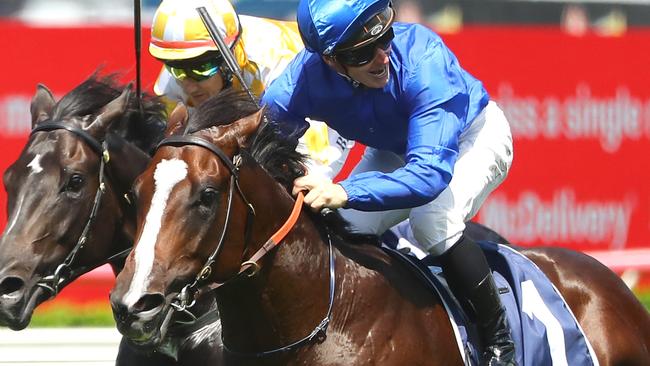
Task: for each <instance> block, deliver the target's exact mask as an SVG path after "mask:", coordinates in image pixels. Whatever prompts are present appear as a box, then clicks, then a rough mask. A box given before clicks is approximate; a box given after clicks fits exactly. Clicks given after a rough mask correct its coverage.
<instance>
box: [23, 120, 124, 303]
mask: <svg viewBox="0 0 650 366" xmlns="http://www.w3.org/2000/svg"><path fill="white" fill-rule="evenodd" d="M54 130H66V131H69V132H72V133H73V134H74V135H76V136H77V137H79V138H81V140H83V141H84V142H85V143H86V144H87V145H88V146H89V147H90V148H91V149H92V150H93V151H94V152H95V153H97V155H99V156H100V165H99V185H98V187H97V191H96V192H95V200H94V202H93V207H92V210H91V211H90V216H89V217H88V221H86V225H85V226H84V228H83V231H82V232H81V236H80V237H79V239H78V240H77V243H76V244H75V246H74V248H72V250H71V251H70V253H68V256H67V257H66V258H65V260H63V262H62V263H61V264H59V265H58V266H57V267H56V269H55V270H54V272H53V273H52V274H51V275H48V276H44V277H43V278H41V279H40V280H39V281H38V282H37V283H36V286H38V287H42V288H44V289H46V290H48V291H49V292H50V297H54V296H56V295H57V294H58V293H59V291H60V290H61V289H62V288H63V287H64V286H65V285H67V284H68V283H70V282H72V281H73V280H74V279H75V278H77V277H79V276H81V275H82V274H84V273H86V272H89V271H91V270H93V269H95V268H97V267H99V266H101V265H103V264H106V263H109V262H112V261H114V260H116V259H120V258H124V257H126V256H127V255H128V254H129V252H130V251H131V248H127V249H125V250H123V251H121V252H118V253H116V254H113V255H111V256H109V257H108V258H106V259H104V260H102V261H100V262H99V263H95V264H93V265H85V266H77V267H72V265H73V263H74V262H75V259H76V258H77V254H78V253H79V251H81V249H83V247H84V245H85V244H86V242H87V241H88V234H89V232H90V228H91V226H92V225H93V223H94V222H95V219H96V218H97V213H98V212H99V208H100V207H101V202H102V197H103V196H104V193H105V192H106V184H105V173H104V171H105V168H106V164H108V163H109V161H110V155H109V153H108V144H107V143H106V141H102V142H99V141H98V140H97V139H95V138H94V137H93V136H91V135H90V134H89V133H88V132H86V131H84V130H82V129H80V128H77V127H73V126H68V125H65V124H63V123H60V122H44V123H41V124H39V125H38V126H36V127H35V128H34V129H33V130H32V132H31V133H30V137H31V136H33V135H34V134H36V133H37V132H49V131H54ZM127 202H128V200H127Z"/></svg>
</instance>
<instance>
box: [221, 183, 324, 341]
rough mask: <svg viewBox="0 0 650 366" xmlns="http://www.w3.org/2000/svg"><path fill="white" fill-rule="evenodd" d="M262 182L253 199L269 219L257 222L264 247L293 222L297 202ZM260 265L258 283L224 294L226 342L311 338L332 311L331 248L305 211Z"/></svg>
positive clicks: (258, 237) (249, 282) (230, 288)
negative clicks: (329, 252) (271, 237)
mask: <svg viewBox="0 0 650 366" xmlns="http://www.w3.org/2000/svg"><path fill="white" fill-rule="evenodd" d="M244 181H245V179H243V178H242V182H244ZM257 183H258V184H257V187H259V189H258V190H257V191H256V192H255V193H253V194H251V196H250V197H248V198H249V199H250V200H251V202H252V203H253V205H254V206H255V210H256V212H257V215H258V216H262V215H263V214H264V217H263V218H262V217H257V218H256V220H260V221H261V222H259V223H258V224H256V226H257V228H259V230H256V234H254V235H253V242H255V243H264V242H265V241H266V240H267V239H268V238H269V237H270V236H271V235H272V234H273V232H272V231H273V230H275V229H277V228H279V227H280V226H281V225H282V224H283V223H284V222H285V220H286V219H287V218H288V216H289V214H290V212H291V209H292V208H293V200H291V199H290V197H289V195H288V194H287V193H286V192H285V191H284V189H283V188H281V187H279V186H278V185H277V184H276V183H273V182H271V183H270V185H266V184H265V182H260V181H259V180H258V181H257ZM261 187H265V188H261ZM269 187H270V188H269ZM263 219H266V221H263ZM268 228H272V229H268ZM257 247H259V245H257ZM260 265H261V266H262V269H261V272H260V273H259V274H258V275H257V276H256V277H255V278H254V279H245V280H242V281H240V282H236V283H234V284H232V285H230V286H226V287H224V288H223V289H221V291H220V292H219V293H218V298H217V299H218V302H219V310H220V312H221V317H222V325H223V333H224V343H225V344H226V346H229V347H231V348H233V349H235V350H238V351H243V352H256V351H261V350H267V349H271V348H276V347H280V346H284V345H286V344H288V343H291V342H293V341H295V340H297V339H300V338H302V337H304V336H306V335H307V334H309V333H310V332H311V331H312V330H313V328H314V327H315V326H316V325H318V323H320V321H321V320H322V318H323V317H324V316H325V314H326V313H327V306H328V301H329V255H328V246H327V242H326V241H325V240H324V238H323V237H322V236H321V235H320V233H319V231H318V230H317V228H316V226H315V225H314V223H313V222H312V221H311V219H310V218H309V217H308V215H307V214H306V213H305V212H303V213H301V216H300V218H299V219H298V222H297V223H296V225H294V226H293V228H292V229H291V231H290V232H289V233H288V234H287V236H286V237H285V239H284V240H283V241H282V242H281V243H280V245H279V246H278V247H277V248H276V249H273V250H272V251H271V252H269V253H268V254H267V255H266V256H265V257H264V258H263V259H262V260H261V261H260Z"/></svg>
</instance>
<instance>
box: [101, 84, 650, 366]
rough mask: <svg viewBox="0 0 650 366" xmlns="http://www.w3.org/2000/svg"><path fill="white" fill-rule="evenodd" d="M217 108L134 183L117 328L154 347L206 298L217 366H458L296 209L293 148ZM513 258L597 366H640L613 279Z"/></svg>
mask: <svg viewBox="0 0 650 366" xmlns="http://www.w3.org/2000/svg"><path fill="white" fill-rule="evenodd" d="M224 97H225V98H226V100H222V101H221V105H220V107H219V105H218V102H219V101H218V100H214V99H213V100H211V101H209V102H206V103H205V105H203V106H202V107H201V108H200V110H199V111H198V113H197V114H195V115H194V116H193V117H192V119H191V120H190V121H189V123H188V124H187V126H185V120H186V119H185V117H184V116H183V114H182V113H180V114H179V116H180V117H179V116H176V117H174V116H173V118H172V119H171V120H170V124H171V125H172V126H177V127H178V128H177V129H176V130H178V131H181V130H185V132H186V133H185V134H182V135H180V134H177V135H175V136H171V137H168V138H167V139H165V140H163V142H162V143H161V145H160V146H159V148H158V151H157V152H156V154H155V155H154V158H153V159H152V162H151V164H150V165H149V167H148V168H147V170H146V171H145V172H144V173H143V174H142V175H141V176H140V177H139V178H138V180H137V181H136V184H135V188H134V189H135V192H136V194H137V202H138V208H139V212H138V229H137V241H136V245H135V248H134V251H132V252H131V254H130V255H129V257H128V258H127V261H126V265H125V268H124V270H123V271H122V272H121V273H120V274H119V276H118V278H117V282H116V285H115V288H114V289H113V291H112V293H111V304H112V306H113V310H114V314H115V317H116V320H117V322H118V329H119V330H120V331H121V332H122V333H123V334H124V335H125V336H126V337H128V338H129V339H130V340H131V341H132V342H133V343H136V344H138V345H139V346H140V347H152V348H155V347H157V345H158V344H160V343H161V342H162V341H163V339H164V338H165V335H166V334H167V333H168V332H170V331H171V330H170V329H173V324H174V320H173V319H174V318H175V317H176V316H178V314H183V312H184V311H185V310H188V309H192V306H193V304H194V301H201V300H202V299H211V298H212V296H211V295H212V294H214V295H215V298H216V301H217V304H218V308H219V313H220V315H221V322H222V337H223V345H224V348H225V352H224V358H225V359H224V363H225V364H227V365H400V366H401V365H461V364H462V359H461V356H460V354H459V353H458V352H457V351H456V349H457V346H456V343H455V338H454V336H453V331H452V328H451V325H450V323H449V320H448V318H447V315H446V314H445V310H444V306H443V305H442V304H441V301H440V299H439V298H438V297H437V296H436V295H434V294H433V293H431V292H430V291H429V290H427V289H426V288H425V286H424V285H422V284H421V283H420V282H418V281H417V280H416V279H415V278H414V277H413V276H412V275H411V273H410V272H409V271H408V270H407V269H406V268H405V267H404V266H403V265H402V264H401V263H400V262H397V261H396V260H395V259H393V258H392V257H391V256H389V255H387V254H385V253H384V252H383V251H382V250H381V249H380V248H378V246H377V245H376V242H375V241H373V240H370V238H365V239H366V240H363V239H364V238H359V237H357V238H353V237H351V236H350V235H349V234H345V232H343V231H341V230H340V223H337V222H336V221H337V220H336V216H333V217H329V218H328V217H326V218H325V219H323V218H320V217H319V216H318V215H314V214H312V213H309V212H305V211H297V210H296V208H298V209H299V208H300V206H301V205H300V202H299V201H298V203H297V204H296V203H295V202H296V201H295V200H294V199H293V197H291V196H290V195H289V194H288V192H287V188H288V187H289V186H290V184H291V182H292V181H293V179H294V178H295V177H296V176H298V175H300V174H302V173H303V170H302V165H301V162H300V157H299V156H297V155H296V154H295V153H294V148H295V145H294V143H293V142H292V141H293V139H290V138H283V137H281V136H282V135H281V134H278V133H276V132H274V131H273V129H272V128H271V127H270V125H266V126H264V127H261V128H260V127H259V126H260V120H261V112H258V113H253V112H255V108H254V106H253V105H248V106H246V105H244V104H245V103H243V102H242V99H241V97H240V98H239V99H237V97H233V96H232V95H228V94H226V95H225V96H224ZM237 105H240V107H239V108H235V107H234V106H237ZM210 108H213V109H210ZM233 114H238V117H241V118H240V119H238V120H236V122H234V123H230V124H227V125H219V124H218V123H216V122H217V121H227V120H233V119H232V118H229V116H230V117H231V116H232V115H233ZM235 119H236V118H235ZM215 125H217V126H215ZM172 131H173V129H172ZM325 221H328V222H325ZM277 243H281V244H280V245H277V246H276V244H277ZM523 253H524V254H525V255H527V256H528V257H529V258H531V259H532V260H533V261H534V262H535V263H536V264H537V265H538V266H540V267H541V268H542V269H543V271H544V272H545V273H546V274H547V275H548V277H549V278H550V279H551V280H552V281H553V283H554V284H555V286H557V288H558V289H559V291H560V292H561V293H562V295H563V296H564V298H565V299H566V301H567V302H568V304H569V306H570V307H571V309H572V310H573V313H574V314H575V316H576V317H577V319H578V321H579V323H580V324H581V326H582V328H583V329H584V331H585V333H586V335H587V337H588V339H589V341H590V342H591V344H592V345H593V347H594V349H595V352H596V354H597V356H598V359H599V361H600V364H601V365H648V364H650V316H649V315H648V313H647V311H646V310H645V309H644V308H643V307H642V305H641V304H640V303H639V302H638V300H637V299H636V298H635V297H634V295H633V294H632V293H631V292H630V291H629V290H628V289H627V287H626V286H625V285H624V284H623V282H622V281H620V280H619V278H618V277H617V276H616V275H615V274H614V273H612V272H611V271H610V270H608V269H607V268H606V267H604V266H603V265H601V264H600V263H598V262H597V261H595V260H593V259H591V258H590V257H587V256H585V255H582V254H580V253H576V252H572V251H569V250H562V249H551V248H544V249H530V250H525V251H523ZM204 301H205V300H204Z"/></svg>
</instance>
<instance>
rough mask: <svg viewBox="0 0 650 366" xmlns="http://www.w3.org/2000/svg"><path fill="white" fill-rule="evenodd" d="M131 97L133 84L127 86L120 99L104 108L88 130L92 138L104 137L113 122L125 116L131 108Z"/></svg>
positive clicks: (114, 100)
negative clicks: (129, 107)
mask: <svg viewBox="0 0 650 366" xmlns="http://www.w3.org/2000/svg"><path fill="white" fill-rule="evenodd" d="M130 97H131V84H129V85H127V86H126V88H124V91H122V94H120V96H119V97H117V98H115V99H113V100H112V101H111V102H110V103H108V104H106V105H105V106H104V108H102V110H101V112H100V113H99V115H97V117H96V118H95V120H94V121H93V122H92V123H91V124H90V125H89V126H88V128H87V130H88V133H90V134H91V135H92V136H103V135H104V134H105V133H106V130H107V129H108V127H109V126H110V125H111V123H113V121H114V120H115V119H116V118H118V117H121V116H123V115H124V113H126V110H127V108H128V106H129V98H130Z"/></svg>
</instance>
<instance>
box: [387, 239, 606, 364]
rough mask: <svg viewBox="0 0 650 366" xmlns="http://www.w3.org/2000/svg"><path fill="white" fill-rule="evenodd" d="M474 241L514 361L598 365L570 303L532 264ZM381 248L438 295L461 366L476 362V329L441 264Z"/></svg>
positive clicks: (503, 249) (492, 245)
mask: <svg viewBox="0 0 650 366" xmlns="http://www.w3.org/2000/svg"><path fill="white" fill-rule="evenodd" d="M479 245H480V246H481V248H482V249H483V251H484V252H485V254H486V257H487V259H488V263H489V264H490V267H491V268H492V270H493V275H494V280H495V282H496V284H497V287H498V288H499V293H500V295H501V301H502V303H503V305H504V306H505V307H506V314H507V318H508V322H509V324H510V327H511V329H512V338H513V340H514V342H515V350H516V359H517V363H518V365H520V366H533V365H535V366H538V365H539V366H550V365H553V366H563V365H571V366H578V365H590V366H591V365H595V366H598V360H597V358H596V356H595V353H594V351H593V348H592V347H591V345H590V344H589V341H588V340H587V338H586V337H585V335H584V333H583V331H582V329H581V328H580V325H579V324H578V322H577V320H576V318H575V316H574V315H573V313H572V312H571V310H570V309H569V306H568V305H567V304H566V302H565V301H564V299H563V298H562V296H561V295H560V293H559V291H558V290H557V289H556V288H555V286H553V284H552V283H551V281H550V280H549V279H548V278H547V277H546V275H545V274H544V273H543V272H542V271H541V270H540V269H539V268H538V267H537V265H535V263H533V262H532V261H530V260H529V259H528V258H526V257H525V256H523V255H522V254H519V253H518V252H517V251H515V250H514V249H512V248H510V247H508V246H505V245H500V244H495V243H491V242H479ZM384 249H385V250H386V251H387V252H388V253H389V254H390V255H391V256H393V257H396V258H399V259H400V260H401V261H403V262H404V263H405V264H407V265H408V266H410V267H411V268H412V269H413V271H414V272H415V273H416V275H417V276H418V277H420V278H421V279H422V280H423V281H424V282H425V283H426V284H427V286H429V287H430V288H431V289H432V290H434V291H435V292H436V293H437V294H438V295H439V297H440V298H441V299H442V301H443V303H444V306H445V308H446V309H447V314H448V315H449V320H450V322H451V324H452V328H453V329H454V333H455V335H456V341H457V344H458V348H459V351H460V353H461V355H462V357H463V361H464V362H465V365H467V366H475V365H479V362H480V361H479V360H480V350H479V349H478V344H479V342H478V334H477V332H476V328H475V326H474V325H473V324H472V323H471V321H470V320H469V319H468V317H467V316H466V314H465V313H464V312H463V310H462V308H461V306H460V305H459V303H458V302H457V301H456V299H455V298H454V295H453V294H452V293H451V291H450V290H449V287H448V286H447V282H446V280H445V278H444V276H443V275H442V270H441V268H440V267H437V266H435V265H430V264H432V263H431V262H432V261H430V260H428V258H425V259H424V260H423V261H420V260H418V259H417V258H416V257H415V256H414V255H411V254H404V253H402V252H400V251H397V250H395V249H392V248H390V247H386V246H384ZM425 263H427V264H425ZM429 265H430V266H429Z"/></svg>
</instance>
